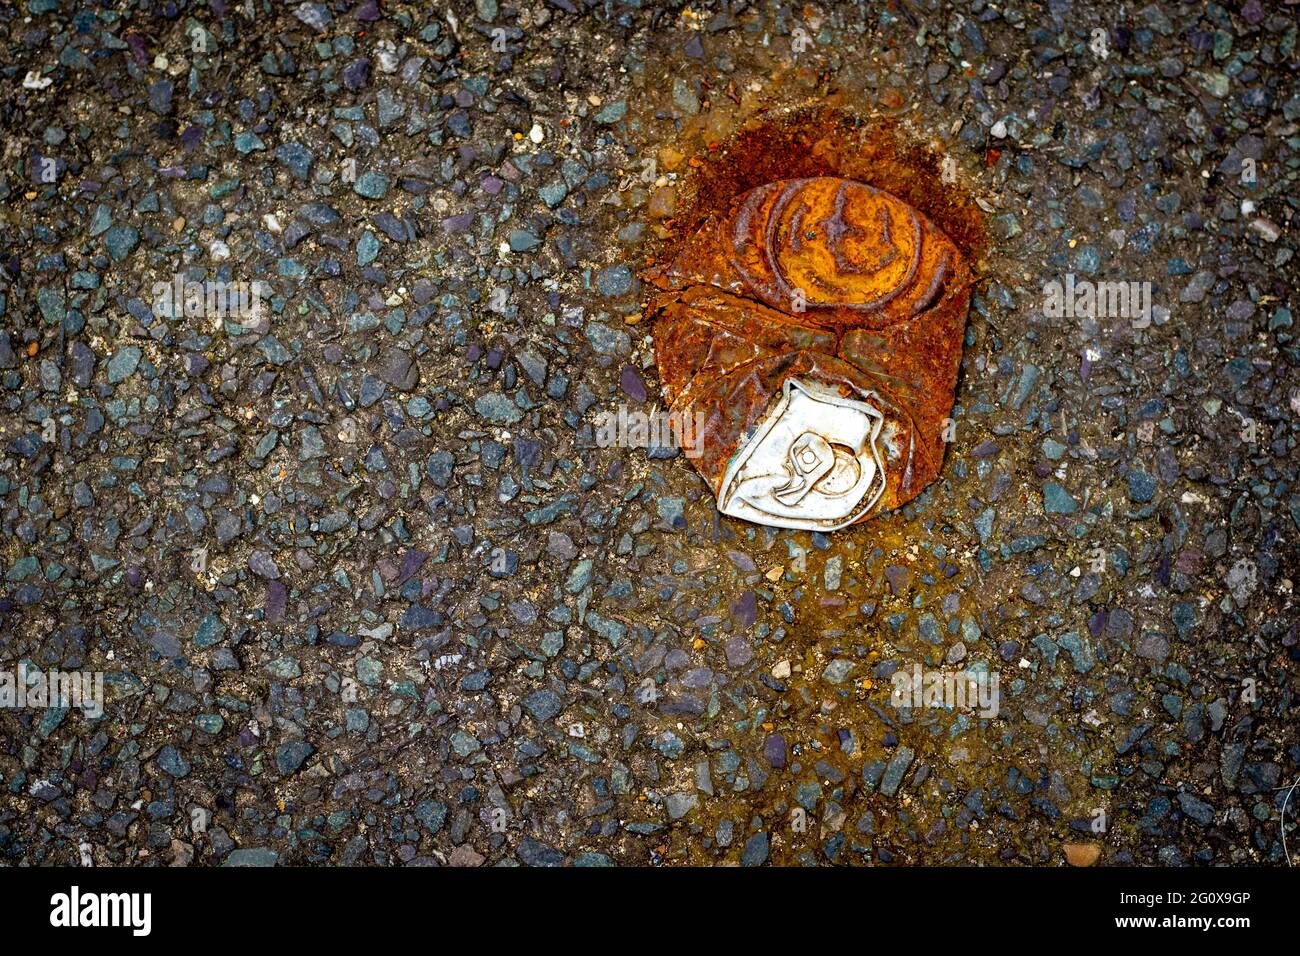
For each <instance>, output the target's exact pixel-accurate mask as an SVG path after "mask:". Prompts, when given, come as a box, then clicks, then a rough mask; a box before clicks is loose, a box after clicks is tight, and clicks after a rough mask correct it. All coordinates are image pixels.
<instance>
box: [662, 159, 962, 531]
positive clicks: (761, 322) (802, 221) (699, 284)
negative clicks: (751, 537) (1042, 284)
mask: <svg viewBox="0 0 1300 956" xmlns="http://www.w3.org/2000/svg"><path fill="white" fill-rule="evenodd" d="M645 278H646V280H647V282H648V283H649V285H650V286H651V287H652V288H653V289H654V290H655V291H654V293H653V295H652V298H651V299H650V301H649V303H648V309H647V314H648V317H649V318H651V319H653V320H654V322H655V326H654V341H655V361H656V364H657V366H658V370H659V375H660V379H661V382H662V388H663V392H664V398H665V401H666V403H667V404H668V405H669V407H670V410H671V411H672V412H673V413H674V414H677V415H698V416H699V417H698V418H697V419H695V420H697V421H701V422H702V423H703V430H702V443H703V448H702V453H700V454H698V455H697V456H696V457H693V458H692V459H691V460H692V464H693V465H694V466H695V468H696V469H698V471H699V473H700V474H701V475H702V476H703V477H704V479H705V480H706V481H707V482H708V483H709V485H710V486H711V488H712V489H713V491H714V494H715V496H716V495H718V493H719V491H720V490H721V485H722V481H723V477H724V474H725V473H726V472H727V469H728V466H729V464H731V463H732V461H733V458H734V457H735V456H736V455H737V453H738V451H739V450H740V449H741V448H742V447H743V446H744V445H745V443H746V442H747V440H749V439H750V438H752V437H753V435H754V432H755V430H756V428H758V427H759V426H760V425H762V424H763V423H764V422H765V420H770V413H771V409H772V408H773V406H774V403H776V402H778V401H779V400H780V397H781V396H782V395H783V393H785V392H786V391H788V390H789V388H788V386H787V382H788V381H790V380H792V379H793V380H794V381H795V382H797V383H802V384H804V385H807V386H809V387H813V388H819V389H825V390H827V391H828V392H834V393H836V394H838V395H840V396H843V397H844V398H846V399H853V400H855V401H859V402H861V403H863V405H864V406H869V407H870V408H872V409H876V410H878V411H879V413H880V414H881V415H882V416H883V419H884V421H883V425H882V427H881V429H880V434H879V448H878V451H879V454H880V456H881V459H882V461H883V465H884V468H883V471H884V476H883V487H882V488H879V489H877V492H876V495H875V497H874V499H873V500H872V501H871V503H870V505H869V507H867V508H866V509H865V510H864V511H862V513H860V514H856V515H855V516H854V517H853V519H852V521H851V522H849V523H856V522H857V521H862V520H866V519H867V518H869V517H871V516H872V515H874V514H877V513H879V512H881V511H886V510H890V509H894V508H898V507H899V506H901V505H903V504H904V503H906V502H907V501H909V500H911V499H912V498H914V497H916V495H918V494H920V492H921V491H922V490H923V489H924V488H925V487H926V486H927V485H928V484H929V483H930V482H932V481H933V480H934V479H935V477H936V476H937V475H938V474H939V471H940V468H941V466H942V463H943V457H944V447H945V441H944V439H945V437H946V436H945V434H944V425H945V419H948V417H949V416H950V414H951V411H952V406H953V401H954V388H955V385H956V382H957V374H958V369H959V366H960V363H961V350H962V344H963V339H964V334H965V324H966V314H967V311H968V308H969V303H970V291H971V283H972V272H971V269H970V267H969V265H968V264H967V262H966V259H965V257H964V256H963V255H962V253H961V252H960V250H958V249H957V247H956V246H955V245H954V243H953V242H952V241H951V240H950V239H949V238H948V236H947V235H945V233H944V232H943V231H942V230H941V229H940V228H939V227H937V226H936V225H935V224H934V223H933V222H932V221H930V220H929V219H928V218H926V217H925V216H924V215H923V214H921V213H920V212H918V211H917V210H916V209H914V208H913V207H912V206H910V205H909V204H908V203H906V202H904V201H903V200H901V199H899V198H897V197H895V196H893V195H891V194H889V193H887V192H884V191H883V190H879V189H875V188H873V187H872V186H869V185H867V184H865V183H860V182H856V181H854V180H849V179H842V178H839V177H832V176H824V177H815V178H807V179H787V180H780V181H777V182H773V183H769V184H767V185H764V186H760V187H758V188H756V189H752V190H750V191H748V192H746V193H744V194H742V195H740V196H737V197H736V198H735V199H734V200H733V201H732V203H731V205H730V207H729V208H727V209H725V210H721V211H719V212H718V213H717V214H715V215H713V216H711V217H709V218H708V219H707V220H705V221H704V222H703V224H702V225H700V226H699V228H698V229H696V230H695V232H694V233H693V234H692V235H691V236H689V237H688V238H687V239H686V240H685V241H684V242H683V243H682V244H681V246H680V247H679V248H678V249H677V251H676V253H675V255H674V256H673V257H672V258H671V259H670V260H668V261H666V262H662V263H660V264H657V265H656V266H654V267H653V268H651V269H650V270H648V271H647V272H646V273H645ZM804 444H805V445H807V444H808V440H807V439H805V441H804ZM792 480H793V479H792ZM763 523H771V524H777V525H778V526H780V525H781V524H782V522H780V521H764V522H763ZM785 526H798V525H785Z"/></svg>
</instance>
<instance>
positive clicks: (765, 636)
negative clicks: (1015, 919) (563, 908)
mask: <svg viewBox="0 0 1300 956" xmlns="http://www.w3.org/2000/svg"><path fill="white" fill-rule="evenodd" d="M109 8H111V9H109ZM1298 12H1300V6H1297V5H1295V4H1287V3H1282V2H1277V3H1265V2H1260V0H1248V2H1246V3H1243V4H1234V5H1232V6H1218V5H1214V4H1209V5H1205V4H1183V3H1174V2H1167V0H1166V2H1157V0H1153V2H1151V3H1148V4H1145V5H1141V6H1139V5H1131V6H1128V7H1122V8H1121V7H1118V6H1116V5H1114V4H1110V3H1086V2H1078V0H1075V2H1070V0H1049V2H1046V3H1025V2H1011V3H1005V4H989V3H985V2H983V0H974V2H970V3H964V4H947V3H938V2H933V3H923V2H898V3H892V4H869V5H866V4H864V5H851V4H833V5H823V6H811V5H810V6H803V7H797V8H796V7H788V6H780V5H776V4H770V5H769V4H761V5H756V4H746V3H733V4H730V5H725V4H705V5H699V6H695V5H692V6H690V7H684V8H677V7H672V8H670V7H668V6H664V5H655V4H649V3H647V4H641V5H632V4H626V3H620V2H613V0H611V2H609V3H592V4H587V3H584V2H582V0H550V2H534V3H527V4H525V5H522V6H517V7H516V6H511V5H508V4H504V3H503V4H498V3H497V2H495V0H480V2H478V3H474V4H471V3H452V4H449V5H448V4H437V5H435V4H415V3H410V4H390V3H378V2H376V0H363V2H360V3H352V4H348V3H343V2H340V3H337V4H333V5H330V4H320V3H289V4H275V5H274V7H273V8H272V6H271V5H270V4H266V3H263V2H261V0H252V2H248V3H243V4H236V3H233V2H231V3H223V2H219V0H213V2H211V3H203V4H198V3H194V4H185V3H178V2H172V0H169V2H137V3H122V4H109V5H105V6H104V7H101V6H99V5H92V4H88V3H83V4H80V5H78V4H77V3H75V2H72V0H22V2H20V3H18V4H17V5H16V6H10V7H7V8H6V9H5V10H3V11H0V44H2V46H3V53H4V56H3V58H2V59H0V64H2V65H0V82H2V83H3V90H4V93H3V97H4V103H5V110H4V114H3V120H2V121H0V122H2V123H3V127H4V139H5V148H4V154H3V163H0V216H2V217H3V222H2V223H0V453H2V456H3V457H2V458H0V671H3V672H5V674H6V675H12V678H11V679H10V681H9V683H8V686H9V687H10V689H11V691H12V688H13V686H14V684H15V682H23V683H25V684H26V685H29V686H34V684H35V683H39V681H40V680H41V677H40V675H41V674H48V673H49V672H60V673H75V674H97V675H102V709H101V708H100V707H98V706H93V704H94V702H87V701H82V702H81V703H82V704H87V706H80V707H79V706H56V707H51V706H48V702H47V705H45V706H41V705H40V703H39V700H38V701H37V702H36V704H35V705H33V703H32V698H31V697H30V695H29V696H28V697H27V699H26V702H25V703H26V706H15V704H16V703H17V700H16V698H14V696H13V694H12V693H11V694H10V697H11V700H10V703H8V704H7V705H6V706H4V707H0V860H3V861H4V862H5V863H10V864H17V863H26V864H54V863H63V864H77V863H79V862H81V863H86V862H93V863H94V864H96V865H110V864H130V865H186V864H194V865H204V866H209V865H223V864H224V865H266V864H272V863H279V864H298V865H306V864H317V865H325V864H328V865H350V864H372V865H373V864H379V865H468V866H479V865H484V866H486V865H500V864H506V865H513V864H523V865H530V866H542V865H608V864H616V865H646V864H667V865H673V864H726V865H734V864H740V865H757V864H763V863H773V864H810V865H845V864H854V865H859V864H877V863H886V864H888V863H894V864H953V863H957V864H971V863H981V864H1052V865H1057V864H1065V863H1066V862H1067V859H1068V861H1069V862H1072V863H1075V864H1087V863H1091V862H1094V861H1099V862H1100V863H1105V864H1120V865H1125V864H1175V865H1177V864H1271V865H1285V863H1286V862H1287V853H1288V849H1289V852H1290V854H1291V856H1292V857H1294V856H1295V853H1296V850H1295V846H1296V845H1297V843H1300V839H1297V835H1296V831H1295V829H1294V820H1295V816H1296V814H1297V813H1300V801H1297V800H1296V799H1294V798H1291V787H1292V785H1293V784H1295V782H1296V780H1297V778H1298V777H1300V734H1298V733H1297V720H1296V709H1297V693H1296V692H1297V678H1296V674H1297V663H1298V662H1300V645H1298V640H1300V634H1298V629H1300V611H1298V610H1297V607H1296V595H1295V575H1296V570H1297V567H1298V562H1297V558H1298V556H1300V548H1298V547H1297V537H1298V536H1300V487H1297V470H1298V466H1300V453H1298V452H1297V441H1298V439H1300V373H1298V371H1297V369H1298V368H1300V349H1297V339H1296V333H1295V322H1294V317H1293V314H1294V312H1295V310H1296V307H1297V303H1296V301H1295V298H1296V295H1295V289H1296V286H1297V278H1298V277H1300V265H1298V264H1297V262H1296V260H1295V247H1296V232H1295V215H1296V208H1297V203H1298V202H1300V192H1298V191H1297V189H1296V184H1297V178H1300V82H1298V81H1297V79H1296V77H1297V75H1298V74H1297V70H1296V56H1297V55H1296V49H1295V47H1296V39H1297V19H1298V18H1297V13H1298ZM1120 13H1122V16H1120V17H1119V18H1118V19H1117V14H1120ZM836 124H841V125H836ZM773 130H776V131H778V133H776V134H773V133H772V131H773ZM809 130H812V131H813V132H815V133H816V134H817V135H816V136H815V137H811V138H810V139H809V140H808V142H809V143H811V142H813V141H814V140H815V141H817V142H820V143H821V144H822V145H821V146H819V147H818V148H817V150H814V149H812V147H811V146H809V147H808V148H807V149H804V150H801V149H800V148H798V146H797V144H798V143H800V142H803V141H802V140H800V138H799V137H800V136H801V135H803V134H804V133H805V132H806V131H809ZM850 130H852V131H853V132H849V131H850ZM767 136H775V139H765V138H764V137H767ZM778 141H779V144H780V145H779V146H778V145H777V143H778ZM837 143H839V144H840V145H839V146H837V145H836V144H837ZM845 144H848V145H845ZM846 162H848V163H855V164H856V167H857V168H858V170H859V171H858V173H857V175H859V176H860V178H863V179H864V180H867V179H870V180H872V181H874V182H875V183H876V184H877V185H880V186H882V188H884V187H885V186H887V187H888V188H891V189H894V190H896V191H897V192H898V194H899V195H901V196H902V197H903V198H904V199H906V200H907V201H909V202H911V203H912V204H913V205H915V206H916V207H917V208H919V209H921V210H923V211H925V212H926V213H927V215H931V216H932V217H933V218H935V219H936V221H938V222H941V223H944V222H946V223H947V224H948V228H949V234H950V235H951V236H952V237H953V239H954V241H956V242H958V244H959V245H961V246H962V248H963V249H964V251H966V252H967V253H968V254H969V255H970V257H971V259H972V265H973V268H974V270H975V273H976V276H977V280H976V286H975V291H974V294H973V297H972V304H971V309H970V315H969V321H968V324H967V328H966V338H965V347H964V353H963V357H962V364H961V372H960V376H959V379H958V382H957V388H956V406H955V408H954V411H953V413H952V417H951V421H950V422H949V423H948V426H949V427H948V429H947V433H946V436H945V442H946V444H947V455H946V460H945V462H944V465H943V468H942V471H941V472H940V474H939V477H938V479H937V480H936V481H935V482H934V483H933V484H932V485H931V486H930V487H929V488H927V489H926V491H925V492H924V493H922V494H921V495H920V496H919V497H918V498H916V499H915V500H913V501H911V502H910V503H908V504H907V505H905V506H904V507H903V508H902V509H901V510H898V511H893V512H889V513H886V514H882V515H879V516H876V517H874V518H872V519H871V520H869V521H868V522H866V523H864V524H860V525H856V526H854V527H852V528H849V529H847V530H843V531H838V532H834V533H830V534H826V535H822V534H818V533H809V532H806V531H792V530H778V529H773V528H764V527H761V526H758V525H754V524H749V523H746V522H743V521H739V520H736V519H733V518H727V517H722V516H720V515H719V514H718V513H717V510H716V507H715V503H714V498H713V490H712V489H711V488H709V487H708V486H707V485H705V484H704V482H703V481H702V480H701V478H700V477H699V475H698V474H697V473H696V471H695V469H694V468H693V467H692V465H691V463H690V461H689V460H688V459H687V457H686V456H685V455H684V454H682V453H681V451H680V450H678V449H672V448H662V447H652V448H649V449H647V448H643V447H623V446H625V445H627V444H629V442H623V443H622V445H620V444H618V443H616V444H614V445H612V446H609V447H604V446H606V445H608V442H603V441H599V440H598V434H597V421H598V418H599V417H600V416H601V415H602V414H604V413H606V412H611V411H612V412H617V411H618V410H619V409H620V407H621V408H622V409H623V410H624V412H627V411H628V410H631V411H632V412H636V411H643V412H647V413H649V412H651V411H653V410H655V409H660V410H662V402H661V399H660V387H659V381H658V375H657V371H656V367H655V362H654V341H653V334H654V326H653V323H651V322H650V321H648V319H647V317H646V315H645V312H644V306H645V302H646V298H647V295H648V290H647V288H646V285H645V283H644V282H643V281H642V279H641V278H640V276H641V275H642V273H643V272H644V271H645V270H646V269H647V267H649V266H650V265H651V264H652V263H654V262H656V261H660V260H661V259H662V258H663V257H664V256H666V255H670V254H671V250H672V249H673V248H674V247H675V246H674V244H675V243H676V242H678V241H680V239H681V237H682V235H683V234H684V232H685V231H686V229H687V228H688V227H689V225H690V223H692V222H694V221H696V220H697V218H698V216H699V215H700V214H701V210H705V211H707V209H709V208H711V207H716V204H717V203H718V202H725V201H727V200H728V199H729V198H730V197H731V196H733V195H735V194H736V192H737V191H738V189H736V186H737V182H736V181H735V179H734V177H732V178H729V177H731V174H732V173H734V171H735V170H737V169H745V170H748V171H749V173H750V174H752V175H754V176H759V177H761V176H763V175H767V176H770V177H771V178H778V176H779V175H790V174H793V173H794V172H795V171H797V170H802V169H810V168H823V167H825V166H828V165H829V166H842V165H843V164H844V163H846ZM256 283H262V284H260V285H259V284H256ZM1114 283H1124V286H1123V288H1122V289H1121V287H1119V286H1116V285H1112V284H1114ZM1121 291H1123V292H1126V293H1130V294H1127V295H1125V296H1123V298H1122V299H1121V298H1120V297H1119V294H1120V292H1121ZM1099 297H1100V298H1102V299H1104V300H1105V302H1106V305H1105V307H1099V306H1098V298H1099ZM632 444H635V443H634V442H633V443H632ZM899 674H903V675H915V682H913V681H911V680H903V679H900V678H898V677H896V675H899ZM936 674H937V675H954V674H962V675H970V676H971V679H976V678H978V679H979V680H980V681H981V686H982V687H983V688H985V689H986V690H987V689H992V690H993V691H994V692H995V693H994V694H993V697H992V698H991V700H989V701H984V702H983V703H987V704H989V705H990V706H983V707H980V706H959V705H958V706H950V705H951V704H952V701H951V700H947V701H945V700H933V699H931V698H929V697H928V696H926V695H924V694H918V695H916V696H913V697H908V698H907V700H906V701H905V702H904V703H903V704H902V705H900V700H899V698H898V694H897V691H898V689H899V688H900V687H901V688H904V689H910V688H918V689H921V688H924V687H926V686H929V685H928V684H927V678H928V677H929V676H931V675H936ZM4 680H5V678H4V677H2V676H0V704H3V703H5V698H4V695H3V690H4V687H5V686H6V685H5V683H4ZM87 686H91V685H87ZM1289 798H1291V799H1290V803H1289V804H1288V799H1289ZM1284 808H1285V813H1286V820H1285V829H1286V831H1287V834H1288V840H1289V843H1288V845H1287V848H1284V845H1283V829H1284V827H1283V813H1284Z"/></svg>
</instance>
